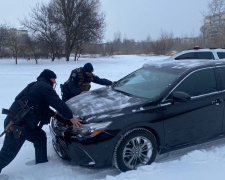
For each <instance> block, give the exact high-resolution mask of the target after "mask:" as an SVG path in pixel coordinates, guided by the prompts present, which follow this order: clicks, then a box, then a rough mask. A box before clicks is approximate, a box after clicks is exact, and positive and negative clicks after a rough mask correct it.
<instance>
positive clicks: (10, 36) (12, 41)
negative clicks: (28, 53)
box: [6, 28, 22, 64]
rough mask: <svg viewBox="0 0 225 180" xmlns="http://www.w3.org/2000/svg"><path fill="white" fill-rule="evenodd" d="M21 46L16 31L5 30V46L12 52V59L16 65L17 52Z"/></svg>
mask: <svg viewBox="0 0 225 180" xmlns="http://www.w3.org/2000/svg"><path fill="white" fill-rule="evenodd" d="M21 44H22V41H21V38H20V37H18V35H17V29H15V28H11V29H9V30H7V32H6V45H7V47H8V48H9V49H10V50H11V51H12V53H13V57H14V58H15V60H16V64H17V59H18V55H19V52H20V50H21Z"/></svg>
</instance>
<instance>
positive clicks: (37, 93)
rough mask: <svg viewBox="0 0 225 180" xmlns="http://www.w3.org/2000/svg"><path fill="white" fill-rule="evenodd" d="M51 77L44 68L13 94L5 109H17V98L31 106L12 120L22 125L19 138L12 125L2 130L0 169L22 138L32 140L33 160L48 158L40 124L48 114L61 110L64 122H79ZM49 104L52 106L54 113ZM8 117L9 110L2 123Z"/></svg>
mask: <svg viewBox="0 0 225 180" xmlns="http://www.w3.org/2000/svg"><path fill="white" fill-rule="evenodd" d="M55 79H56V74H55V73H54V72H53V71H51V70H48V69H45V70H44V71H43V72H42V73H41V74H40V75H39V77H38V78H37V81H36V82H32V83H30V84H28V85H27V87H26V88H25V89H23V90H22V91H21V92H20V93H19V94H18V95H17V97H16V98H15V101H14V102H13V104H12V105H11V107H10V109H9V112H13V113H14V114H17V113H18V112H19V111H20V109H21V102H23V103H27V105H28V106H29V107H30V109H31V110H30V111H29V112H28V114H27V115H25V117H24V118H23V120H22V121H21V122H20V123H19V124H16V125H17V127H19V128H23V129H24V130H23V132H22V135H21V136H20V137H19V138H15V136H14V133H15V132H14V131H13V129H12V130H11V131H10V132H7V133H6V135H5V139H4V143H3V147H2V149H1V151H0V172H1V170H2V169H3V168H4V167H6V166H7V165H8V164H9V163H10V162H11V161H12V160H13V159H14V158H15V157H16V155H17V153H18V152H19V150H20V148H21V147H22V145H23V143H24V142H25V140H28V141H30V142H32V143H33V144H34V148H35V160H36V164H38V163H44V162H47V161H48V159H47V138H46V133H45V132H44V131H43V130H42V129H41V127H42V126H43V125H44V124H48V123H49V122H50V117H51V116H56V115H58V114H61V115H62V116H63V117H64V118H65V119H67V124H70V125H73V127H75V126H77V127H79V126H80V125H81V120H79V119H76V117H73V114H72V111H71V110H70V109H69V107H68V106H67V105H66V104H65V103H64V102H63V101H62V100H61V99H60V98H59V96H58V95H57V93H56V92H55V90H54V89H53V85H54V83H56V81H55ZM49 106H51V107H53V108H54V109H56V110H57V111H56V113H55V112H54V111H52V110H51V109H50V108H49ZM57 113H58V114H57ZM58 116H59V115H58ZM12 118H13V117H12V116H11V114H8V116H7V117H6V119H5V122H4V126H5V127H6V126H7V125H8V124H9V122H10V121H11V120H12Z"/></svg>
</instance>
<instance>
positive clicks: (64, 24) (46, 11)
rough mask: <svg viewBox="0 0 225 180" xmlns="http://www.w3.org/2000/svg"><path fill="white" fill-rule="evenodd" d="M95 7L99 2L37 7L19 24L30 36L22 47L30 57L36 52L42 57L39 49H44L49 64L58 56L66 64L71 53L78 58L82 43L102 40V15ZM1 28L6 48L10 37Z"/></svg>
mask: <svg viewBox="0 0 225 180" xmlns="http://www.w3.org/2000/svg"><path fill="white" fill-rule="evenodd" d="M99 7H100V2H99V0H51V1H50V3H49V4H47V5H45V4H37V5H36V6H35V7H34V8H33V9H32V12H31V14H30V17H29V19H28V18H25V19H24V20H21V21H20V23H21V25H22V26H23V27H24V28H25V29H27V30H28V31H29V33H30V35H29V37H28V38H27V40H26V41H23V42H22V44H23V45H24V44H26V45H28V47H30V48H32V50H31V51H30V52H33V55H34V56H35V54H36V55H37V54H38V52H39V53H40V52H41V53H45V52H42V50H44V49H42V47H47V49H46V50H48V51H49V52H48V54H49V55H50V56H51V58H52V61H54V60H55V58H56V57H57V56H61V55H63V56H65V57H66V60H67V61H69V57H70V54H71V52H72V50H74V51H75V54H79V52H80V50H81V47H82V46H83V45H84V44H85V43H96V42H99V41H100V40H101V39H102V35H103V34H104V33H103V32H104V28H105V15H104V14H103V13H100V9H99ZM1 28H2V29H5V30H6V31H5V30H3V32H6V33H4V34H5V35H6V36H5V38H3V39H2V41H4V40H5V41H6V43H5V44H6V45H7V46H8V45H9V42H11V40H10V36H9V34H13V33H11V32H10V31H11V30H10V29H9V30H8V28H7V26H6V25H2V26H1ZM14 35H16V33H14ZM22 44H21V43H20V45H21V46H22ZM16 48H17V49H19V47H16ZM17 54H18V53H16V54H14V56H17ZM20 54H21V53H20ZM75 59H76V57H75Z"/></svg>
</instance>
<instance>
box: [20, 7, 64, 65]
mask: <svg viewBox="0 0 225 180" xmlns="http://www.w3.org/2000/svg"><path fill="white" fill-rule="evenodd" d="M21 24H22V25H23V26H24V27H25V28H27V29H28V30H29V31H30V32H31V33H32V34H33V35H34V36H36V37H37V38H39V39H42V40H43V41H45V42H46V43H47V44H48V46H49V47H50V50H51V58H52V61H54V60H55V58H56V55H57V50H58V49H59V45H60V44H63V42H62V40H61V37H60V27H59V26H57V24H55V23H54V22H53V15H52V11H51V10H50V9H49V7H48V6H46V5H44V4H42V5H40V4H37V5H36V7H35V8H33V9H32V13H31V14H30V20H28V19H27V18H25V19H24V20H23V21H21Z"/></svg>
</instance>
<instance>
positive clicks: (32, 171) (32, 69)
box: [0, 55, 225, 180]
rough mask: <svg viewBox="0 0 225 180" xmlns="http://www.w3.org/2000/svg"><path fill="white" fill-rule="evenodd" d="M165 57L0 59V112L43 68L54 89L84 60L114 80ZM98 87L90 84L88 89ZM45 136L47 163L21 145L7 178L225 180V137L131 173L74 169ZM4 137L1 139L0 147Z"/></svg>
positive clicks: (0, 125)
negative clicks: (38, 161)
mask: <svg viewBox="0 0 225 180" xmlns="http://www.w3.org/2000/svg"><path fill="white" fill-rule="evenodd" d="M165 58H166V57H163V56H135V55H131V56H114V57H109V58H91V59H90V58H81V59H80V60H79V61H76V62H75V61H73V60H72V59H71V61H69V62H66V61H65V60H60V61H59V60H56V61H55V62H51V61H50V60H39V62H38V64H37V65H36V64H35V62H34V61H33V60H30V61H27V60H19V61H18V65H15V61H14V60H12V59H10V60H9V59H0V108H9V106H10V105H11V103H12V102H13V100H14V98H15V96H16V95H17V94H18V93H19V92H20V91H21V90H22V89H23V88H24V87H25V86H26V85H27V84H28V83H30V82H32V81H35V80H36V77H37V76H38V75H39V74H40V72H42V71H43V70H44V69H51V70H53V71H54V72H55V73H56V74H57V77H58V78H57V83H58V86H57V88H56V91H57V93H58V94H60V88H59V84H60V83H63V82H65V81H66V80H67V78H68V77H69V74H70V72H71V70H72V69H74V68H77V67H81V66H83V65H84V64H85V63H87V62H91V63H92V64H93V66H94V73H95V74H96V75H98V76H100V77H102V78H107V79H110V80H112V81H115V80H118V79H120V78H122V77H123V76H125V75H127V74H129V73H130V72H132V71H134V70H136V69H138V68H140V67H141V66H142V65H143V64H144V63H146V62H149V61H156V60H161V59H165ZM99 87H101V86H99V85H96V84H92V88H91V89H92V90H93V89H96V88H99ZM4 118H5V115H2V114H0V121H1V122H0V131H1V132H2V131H3V120H4ZM44 130H45V131H46V133H47V137H48V157H49V162H48V163H44V164H38V165H35V164H34V147H33V145H32V144H31V143H30V142H25V144H24V146H23V147H22V149H21V151H20V152H19V154H18V155H17V157H16V158H15V159H14V160H13V162H12V163H11V164H10V165H8V166H7V167H6V168H5V169H3V172H2V173H4V174H7V175H8V176H9V179H10V180H71V179H78V180H93V179H106V180H153V179H154V180H191V179H192V180H200V179H201V180H212V179H216V180H224V178H225V171H224V169H225V142H224V139H222V140H218V141H215V142H212V143H207V144H203V145H198V146H194V147H191V148H186V149H183V150H179V151H175V152H171V153H167V154H164V155H160V156H158V157H157V159H156V162H155V163H153V164H152V165H150V166H143V167H140V168H138V169H137V170H134V171H129V172H126V173H120V172H119V171H117V170H116V169H115V168H107V169H88V168H84V167H79V166H75V165H74V164H73V163H71V162H67V161H64V160H62V159H60V158H59V157H58V156H57V155H56V153H55V151H54V149H53V147H52V143H51V135H50V132H49V128H48V126H44ZM2 143H3V138H0V148H1V147H2Z"/></svg>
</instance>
